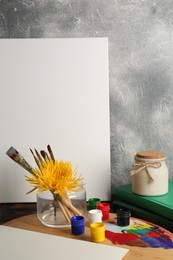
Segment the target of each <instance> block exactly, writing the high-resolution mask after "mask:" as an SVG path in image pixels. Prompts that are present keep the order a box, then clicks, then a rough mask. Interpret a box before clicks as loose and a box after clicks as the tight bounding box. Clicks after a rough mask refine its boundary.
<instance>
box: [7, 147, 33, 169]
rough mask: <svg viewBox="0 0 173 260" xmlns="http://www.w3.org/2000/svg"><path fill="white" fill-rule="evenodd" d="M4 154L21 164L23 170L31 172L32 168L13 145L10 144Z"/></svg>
mask: <svg viewBox="0 0 173 260" xmlns="http://www.w3.org/2000/svg"><path fill="white" fill-rule="evenodd" d="M6 154H7V155H8V156H9V157H10V158H11V159H12V160H13V161H15V162H16V163H18V164H19V165H20V166H22V167H23V168H24V169H25V170H27V171H28V172H30V173H32V174H33V169H32V167H31V166H30V165H29V163H27V161H26V160H25V159H24V158H23V156H22V155H21V154H20V153H19V152H18V151H17V150H16V149H15V148H14V147H13V146H11V147H10V148H9V150H8V151H7V152H6Z"/></svg>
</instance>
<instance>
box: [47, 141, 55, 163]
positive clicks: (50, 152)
mask: <svg viewBox="0 0 173 260" xmlns="http://www.w3.org/2000/svg"><path fill="white" fill-rule="evenodd" d="M47 150H48V152H49V155H50V158H51V159H52V161H55V158H54V155H53V152H52V149H51V147H50V145H48V146H47Z"/></svg>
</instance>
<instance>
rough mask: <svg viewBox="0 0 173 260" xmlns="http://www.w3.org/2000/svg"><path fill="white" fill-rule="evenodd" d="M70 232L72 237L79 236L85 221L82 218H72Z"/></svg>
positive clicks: (83, 229)
mask: <svg viewBox="0 0 173 260" xmlns="http://www.w3.org/2000/svg"><path fill="white" fill-rule="evenodd" d="M70 220H71V232H72V234H73V235H81V234H83V233H84V231H85V219H84V217H83V216H74V217H72V218H71V219H70Z"/></svg>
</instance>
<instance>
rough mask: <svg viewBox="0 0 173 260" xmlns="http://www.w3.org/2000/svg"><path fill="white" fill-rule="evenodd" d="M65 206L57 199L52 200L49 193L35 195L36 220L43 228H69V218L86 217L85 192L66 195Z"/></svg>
mask: <svg viewBox="0 0 173 260" xmlns="http://www.w3.org/2000/svg"><path fill="white" fill-rule="evenodd" d="M65 204H66V205H65ZM65 204H64V203H63V201H61V199H60V198H58V197H57V198H56V199H54V197H53V195H52V193H51V192H50V191H45V192H41V193H39V194H37V216H38V219H39V220H40V221H41V222H42V224H44V225H45V226H49V227H54V228H64V227H70V226H71V224H70V218H71V217H72V216H74V215H82V216H84V217H85V216H86V213H87V203H86V191H85V190H80V191H77V192H72V193H70V194H68V198H67V199H66V200H65Z"/></svg>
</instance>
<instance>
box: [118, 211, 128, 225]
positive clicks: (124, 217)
mask: <svg viewBox="0 0 173 260" xmlns="http://www.w3.org/2000/svg"><path fill="white" fill-rule="evenodd" d="M116 214H117V226H119V227H126V226H129V224H130V216H131V212H130V210H126V209H118V210H117V211H116Z"/></svg>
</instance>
